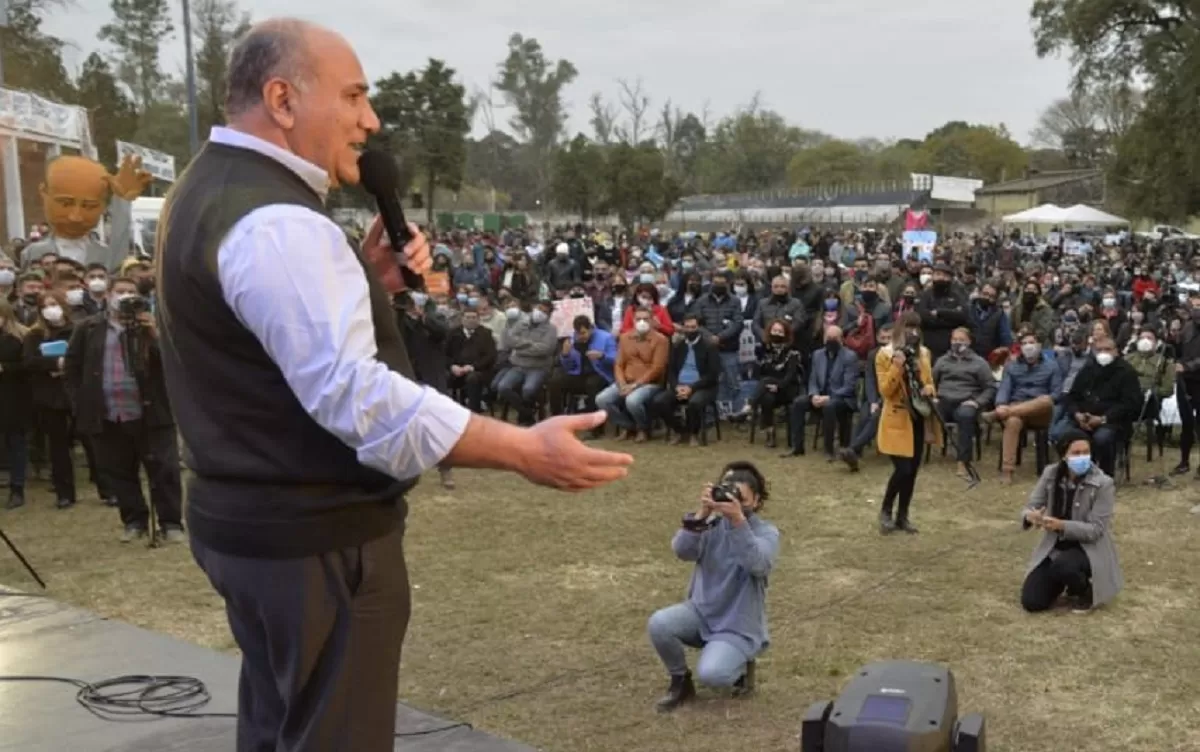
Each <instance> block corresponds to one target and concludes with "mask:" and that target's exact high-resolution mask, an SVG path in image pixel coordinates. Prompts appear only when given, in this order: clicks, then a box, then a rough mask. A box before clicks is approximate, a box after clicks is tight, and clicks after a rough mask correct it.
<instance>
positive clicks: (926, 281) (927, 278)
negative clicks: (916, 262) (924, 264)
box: [920, 274, 933, 287]
mask: <svg viewBox="0 0 1200 752" xmlns="http://www.w3.org/2000/svg"><path fill="white" fill-rule="evenodd" d="M932 279H933V275H932V274H922V275H921V276H920V280H921V287H925V286H926V285H928V284H929V282H930V281H931V280H932Z"/></svg>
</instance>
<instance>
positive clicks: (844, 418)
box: [791, 326, 858, 462]
mask: <svg viewBox="0 0 1200 752" xmlns="http://www.w3.org/2000/svg"><path fill="white" fill-rule="evenodd" d="M857 386H858V355H857V354H856V353H855V352H854V351H853V350H851V349H850V348H848V347H843V346H842V330H841V329H840V328H838V327H836V326H831V327H829V328H828V329H826V330H825V347H823V348H822V349H820V350H817V351H816V352H815V353H813V356H812V369H811V370H810V371H809V375H808V394H802V395H800V396H799V397H797V398H796V400H795V401H794V402H792V418H791V422H792V451H791V454H792V456H793V457H794V456H797V455H801V454H804V424H805V422H806V419H807V417H808V413H809V411H810V410H820V411H821V424H822V426H821V430H822V432H823V433H824V436H825V461H826V462H833V460H834V454H833V433H834V429H835V428H836V429H838V434H839V437H838V438H839V441H840V443H841V445H842V446H847V445H848V444H849V443H850V416H851V415H853V414H854V407H855V389H856V387H857Z"/></svg>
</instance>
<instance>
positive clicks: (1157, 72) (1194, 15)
mask: <svg viewBox="0 0 1200 752" xmlns="http://www.w3.org/2000/svg"><path fill="white" fill-rule="evenodd" d="M1031 15H1032V19H1033V26H1034V42H1035V45H1036V48H1037V51H1038V54H1039V55H1042V56H1047V55H1054V54H1061V53H1065V54H1066V55H1067V56H1068V58H1069V59H1070V61H1071V63H1072V66H1073V68H1074V72H1075V81H1074V85H1075V89H1076V90H1077V92H1088V91H1095V90H1097V89H1099V90H1101V91H1104V90H1108V91H1117V92H1123V94H1122V96H1130V95H1129V94H1128V92H1130V91H1131V90H1132V89H1131V87H1132V85H1133V84H1134V82H1136V83H1137V84H1138V85H1143V84H1144V85H1145V92H1144V97H1143V98H1144V100H1145V107H1144V108H1141V109H1140V110H1139V109H1137V108H1136V107H1132V108H1130V107H1121V106H1118V107H1117V108H1116V110H1118V111H1123V112H1124V113H1125V115H1126V117H1127V118H1128V120H1129V122H1128V123H1127V125H1128V127H1127V128H1125V129H1124V130H1123V131H1122V132H1121V133H1119V134H1118V135H1117V138H1116V139H1115V149H1114V151H1115V157H1114V159H1113V162H1112V165H1111V174H1112V177H1113V178H1114V180H1113V181H1111V183H1112V184H1113V188H1114V189H1115V190H1114V192H1115V193H1116V194H1118V195H1119V196H1120V197H1121V198H1122V199H1123V200H1124V201H1125V202H1126V203H1127V204H1128V207H1129V209H1130V210H1131V211H1133V212H1137V213H1141V214H1143V215H1146V216H1151V217H1155V218H1158V219H1163V220H1166V219H1179V220H1182V219H1183V218H1185V217H1187V216H1189V215H1193V214H1196V213H1200V173H1198V172H1197V170H1196V168H1197V166H1200V146H1197V143H1196V138H1195V136H1194V132H1195V123H1196V122H1197V117H1200V6H1197V5H1196V4H1195V3H1189V2H1177V1H1175V0H1091V2H1083V1H1082V0H1035V2H1034V4H1033V8H1032V10H1031Z"/></svg>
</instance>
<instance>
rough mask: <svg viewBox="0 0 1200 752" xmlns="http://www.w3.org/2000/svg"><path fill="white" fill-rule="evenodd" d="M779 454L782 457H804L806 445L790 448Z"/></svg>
mask: <svg viewBox="0 0 1200 752" xmlns="http://www.w3.org/2000/svg"><path fill="white" fill-rule="evenodd" d="M779 456H780V457H781V458H782V457H803V456H804V447H803V446H798V447H792V448H791V449H789V450H788V451H786V452H784V453H783V454H781V455H779Z"/></svg>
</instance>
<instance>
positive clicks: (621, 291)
mask: <svg viewBox="0 0 1200 752" xmlns="http://www.w3.org/2000/svg"><path fill="white" fill-rule="evenodd" d="M612 292H613V295H614V296H616V297H618V298H619V297H621V296H622V295H624V294H625V288H624V287H614V288H613V291H612Z"/></svg>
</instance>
